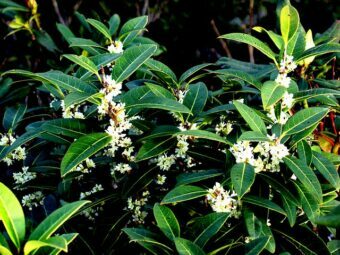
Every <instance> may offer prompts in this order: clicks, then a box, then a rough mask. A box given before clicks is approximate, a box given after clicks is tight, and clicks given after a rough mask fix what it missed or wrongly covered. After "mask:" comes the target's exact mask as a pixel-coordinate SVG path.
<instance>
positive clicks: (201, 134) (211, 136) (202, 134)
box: [174, 130, 230, 145]
mask: <svg viewBox="0 0 340 255" xmlns="http://www.w3.org/2000/svg"><path fill="white" fill-rule="evenodd" d="M178 135H187V136H193V137H197V138H203V139H207V140H211V141H216V142H220V143H225V144H229V145H230V142H229V141H227V139H225V138H223V137H221V136H219V135H217V134H215V133H212V132H209V131H206V130H185V131H180V132H177V133H176V134H174V136H178Z"/></svg>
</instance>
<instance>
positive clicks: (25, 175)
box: [13, 166, 37, 185]
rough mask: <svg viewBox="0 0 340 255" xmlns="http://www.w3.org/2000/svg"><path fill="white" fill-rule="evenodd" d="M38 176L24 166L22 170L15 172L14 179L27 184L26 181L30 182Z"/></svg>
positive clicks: (16, 182) (17, 182) (16, 181)
mask: <svg viewBox="0 0 340 255" xmlns="http://www.w3.org/2000/svg"><path fill="white" fill-rule="evenodd" d="M36 177H37V174H36V173H35V172H28V167H27V166H24V167H22V172H18V173H13V179H14V182H15V184H19V185H22V184H25V183H26V182H29V181H31V180H33V179H35V178H36Z"/></svg>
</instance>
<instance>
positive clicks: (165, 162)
mask: <svg viewBox="0 0 340 255" xmlns="http://www.w3.org/2000/svg"><path fill="white" fill-rule="evenodd" d="M175 163H176V157H175V155H170V156H168V155H167V154H164V155H160V156H158V158H157V166H159V168H160V169H161V170H163V171H168V170H169V169H170V168H171V166H172V165H173V164H175Z"/></svg>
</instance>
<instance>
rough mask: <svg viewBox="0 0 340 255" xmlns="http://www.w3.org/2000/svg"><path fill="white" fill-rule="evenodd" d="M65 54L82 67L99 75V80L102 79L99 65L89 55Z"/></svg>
mask: <svg viewBox="0 0 340 255" xmlns="http://www.w3.org/2000/svg"><path fill="white" fill-rule="evenodd" d="M63 56H64V57H65V58H67V59H68V60H70V61H72V62H74V63H76V64H77V65H80V66H81V67H82V68H84V69H86V70H88V71H89V72H91V73H93V74H95V75H96V76H97V77H98V80H99V81H101V78H100V76H99V73H98V70H97V66H96V65H95V64H94V63H93V62H92V60H90V59H89V58H88V57H85V56H82V55H81V56H77V55H74V54H64V55H63Z"/></svg>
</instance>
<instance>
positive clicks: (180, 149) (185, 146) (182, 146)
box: [175, 135, 196, 168]
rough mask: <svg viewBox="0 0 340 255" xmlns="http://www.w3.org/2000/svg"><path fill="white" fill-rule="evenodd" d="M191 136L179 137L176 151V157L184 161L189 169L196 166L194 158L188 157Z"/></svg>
mask: <svg viewBox="0 0 340 255" xmlns="http://www.w3.org/2000/svg"><path fill="white" fill-rule="evenodd" d="M188 138H189V136H186V135H179V136H177V145H176V146H177V148H176V150H175V153H176V157H178V158H182V159H184V162H185V163H186V166H187V167H188V168H190V167H193V166H195V165H196V164H195V163H194V162H193V158H192V157H190V156H189V155H187V151H188V150H189V143H188V142H187V140H188Z"/></svg>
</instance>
